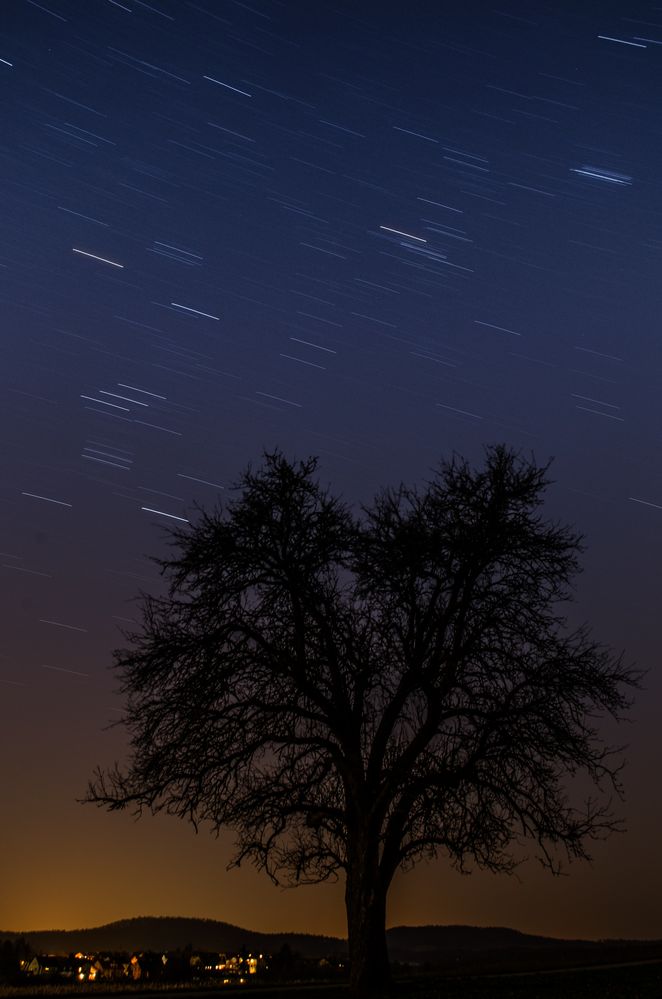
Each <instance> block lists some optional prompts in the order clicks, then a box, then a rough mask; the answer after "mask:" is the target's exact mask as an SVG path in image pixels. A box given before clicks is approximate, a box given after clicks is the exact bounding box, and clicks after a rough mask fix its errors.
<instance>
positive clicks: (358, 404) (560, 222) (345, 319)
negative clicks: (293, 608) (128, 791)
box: [0, 0, 662, 936]
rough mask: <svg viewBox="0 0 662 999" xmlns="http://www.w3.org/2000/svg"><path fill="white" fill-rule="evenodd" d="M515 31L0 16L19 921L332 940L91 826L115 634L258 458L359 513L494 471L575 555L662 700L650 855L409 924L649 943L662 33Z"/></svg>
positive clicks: (498, 15)
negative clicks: (400, 493)
mask: <svg viewBox="0 0 662 999" xmlns="http://www.w3.org/2000/svg"><path fill="white" fill-rule="evenodd" d="M495 3H496V4H497V5H496V6H493V5H492V4H491V3H477V2H473V3H471V2H470V3H463V4H451V3H439V4H433V3H411V4H394V3H393V4H389V3H387V4H377V3H373V2H368V0H366V2H357V3H351V4H350V3H346V2H338V3H332V4H327V3H322V2H317V0H316V2H314V3H304V2H299V0H292V2H288V3H278V2H275V0H251V2H250V3H239V2H232V0H218V2H216V0H203V2H202V3H201V4H198V3H192V2H186V0H154V2H153V3H150V4H147V3H144V2H138V0H123V2H122V3H120V2H119V0H45V2H44V3H43V4H42V3H36V2H32V0H6V2H5V3H4V4H3V6H2V11H1V13H0V102H1V103H0V122H1V124H2V127H1V129H0V180H1V190H2V194H3V199H2V207H3V212H2V217H3V226H2V233H3V239H2V243H1V244H0V302H1V307H2V313H1V315H2V323H1V327H0V350H1V358H2V360H1V363H0V388H1V390H0V407H2V427H3V434H2V438H1V442H2V444H1V446H2V457H3V473H4V474H3V477H2V482H1V484H0V507H1V511H2V519H1V521H0V550H1V551H2V556H1V558H0V574H1V579H2V586H3V608H4V613H3V627H2V635H1V637H0V740H2V746H1V747H0V748H1V749H2V755H1V757H0V780H1V782H2V788H3V795H4V796H5V799H6V800H7V801H12V802H14V806H15V807H14V813H13V816H14V817H13V820H12V821H11V822H10V823H7V824H5V825H4V826H3V831H2V839H0V856H2V857H3V858H5V860H3V861H2V863H3V864H4V863H5V861H6V860H8V859H11V864H10V865H9V866H10V868H11V869H10V870H8V871H7V872H6V878H7V879H8V880H6V882H5V883H6V884H8V885H9V889H8V890H4V889H3V892H2V894H1V896H0V927H6V928H10V929H17V930H18V929H28V928H34V927H37V926H40V927H42V926H46V925H49V926H55V925H57V926H73V925H83V924H90V923H93V922H102V921H104V920H108V919H111V918H117V917H120V916H131V915H137V914H139V913H145V912H153V913H170V914H190V915H206V916H215V917H218V918H222V919H227V920H230V921H235V922H243V923H245V924H250V925H253V926H254V927H255V928H260V929H271V928H276V927H289V928H292V929H314V930H317V931H320V932H322V931H332V932H342V928H343V924H342V920H343V916H342V893H341V890H340V889H333V888H325V889H319V890H317V889H316V890H307V891H301V892H299V893H296V894H292V893H288V894H286V895H283V894H280V893H279V892H277V891H276V890H275V889H273V888H271V887H270V886H269V884H268V883H267V882H263V880H262V879H259V878H258V877H257V876H256V875H253V874H252V873H250V872H241V873H239V874H232V875H226V874H225V873H224V872H223V865H224V863H225V862H226V860H227V858H228V856H229V851H228V846H227V843H225V842H224V841H222V842H221V844H215V843H213V842H211V841H207V839H204V840H203V839H202V838H200V837H199V838H198V839H197V840H196V839H195V838H194V837H193V834H192V833H190V832H189V830H188V829H184V828H179V827H178V826H176V825H175V824H174V821H173V823H172V824H168V823H164V822H162V821H155V822H153V823H152V822H149V821H145V822H144V823H142V824H141V825H140V826H139V827H137V826H134V825H133V824H132V823H131V820H130V819H129V818H127V817H125V816H109V815H105V814H101V813H96V812H94V811H93V810H90V809H86V810H83V809H82V808H80V806H78V805H77V804H76V803H75V799H76V797H79V796H80V795H81V794H82V792H83V790H84V786H85V782H86V779H87V776H88V774H89V772H90V770H91V768H92V766H93V765H94V764H95V763H97V762H107V761H108V760H109V759H112V758H113V756H118V755H121V753H122V751H123V744H122V740H121V737H120V735H119V734H118V733H117V732H116V731H111V732H108V731H105V730H104V725H105V724H106V723H107V721H108V720H109V719H112V718H113V717H115V718H116V717H118V715H119V710H120V707H121V701H120V700H119V698H118V697H117V696H116V695H115V694H114V693H113V687H114V680H113V677H112V676H111V674H110V673H109V670H108V667H109V665H110V662H111V652H112V649H113V648H114V647H115V646H116V645H117V644H119V641H120V636H119V632H118V630H117V629H118V627H119V626H121V625H122V623H124V622H125V621H126V619H127V618H131V616H132V614H133V613H134V610H135V608H134V607H133V606H132V604H131V603H130V602H129V601H130V600H131V598H132V597H133V596H134V595H135V594H136V592H137V590H138V589H139V588H140V587H144V588H148V589H149V588H150V587H151V586H153V585H155V583H154V580H155V572H154V569H153V567H152V566H151V565H150V563H149V562H148V561H147V560H146V558H145V555H149V554H156V553H158V552H159V551H160V550H162V533H161V531H160V530H159V528H160V527H164V526H167V525H168V524H173V523H177V522H178V521H177V520H176V519H175V520H174V521H173V520H170V519H169V518H171V517H174V518H187V517H188V516H189V515H190V513H191V510H192V505H193V503H194V501H198V502H200V503H202V504H203V505H211V504H213V503H214V502H215V501H216V500H217V499H218V498H219V497H220V498H221V499H222V498H223V496H224V490H225V489H227V488H229V486H230V485H231V484H232V482H233V480H235V479H236V478H237V476H238V474H239V472H240V471H241V469H242V468H243V467H244V466H245V464H246V463H247V462H248V461H249V460H258V461H259V457H260V454H261V451H262V450H263V448H265V447H267V448H270V447H273V446H274V445H279V446H280V447H281V448H282V449H283V450H284V451H285V452H286V453H288V454H290V455H297V456H303V455H306V454H310V453H314V454H318V455H319V456H320V459H321V471H322V478H323V479H324V480H325V481H328V482H330V483H331V484H332V486H333V488H334V489H336V490H337V491H339V492H342V493H343V494H344V495H345V496H346V497H347V498H348V499H350V500H352V501H357V502H358V501H360V500H365V499H369V498H370V496H371V494H372V493H373V491H374V490H375V489H376V488H378V487H379V486H380V485H382V484H387V483H394V482H397V481H398V480H400V479H405V480H408V481H412V480H417V479H419V480H420V479H422V478H424V477H425V476H426V475H427V473H428V471H429V469H430V468H431V467H432V466H433V465H434V464H435V463H436V462H437V460H438V459H439V458H440V457H441V456H442V455H446V456H448V455H450V454H451V453H452V452H453V451H458V452H460V453H461V454H464V455H465V456H467V457H468V458H470V459H471V460H472V461H479V460H480V456H481V452H482V447H483V445H485V444H487V443H492V442H495V441H505V442H507V443H509V444H510V445H512V446H514V447H516V448H519V449H522V450H523V451H524V452H526V453H527V454H530V453H533V454H534V455H535V457H536V458H537V459H538V460H540V461H546V460H548V459H549V458H550V457H553V458H554V464H553V477H554V479H555V480H556V482H555V485H554V486H553V488H552V489H551V490H550V494H549V512H550V515H552V516H558V517H561V518H562V519H564V520H566V521H570V522H571V523H573V524H575V525H576V526H577V528H578V529H579V530H580V531H582V532H583V533H584V534H585V535H586V541H587V545H588V551H587V554H586V556H585V559H584V564H585V567H586V572H585V573H584V575H583V576H582V577H581V580H580V582H579V586H578V602H577V606H576V608H575V609H574V610H573V619H577V620H580V619H584V618H586V619H588V620H589V621H590V622H591V623H592V624H593V626H594V629H595V632H596V635H597V636H598V637H599V638H600V639H601V640H603V641H605V642H607V643H609V644H611V645H613V646H614V647H615V648H617V649H621V648H624V649H625V650H626V653H627V658H628V659H630V660H636V661H637V662H639V664H640V665H642V666H644V667H648V668H650V669H651V672H650V674H649V677H648V680H647V690H646V691H645V693H644V694H642V695H641V696H640V697H639V699H638V703H637V706H636V709H635V711H634V713H633V717H634V718H635V720H636V723H635V725H634V726H633V727H631V728H629V729H628V730H627V731H626V732H625V733H619V738H622V739H624V740H625V741H629V742H630V744H631V749H630V752H629V758H630V767H629V770H628V773H627V779H626V783H627V786H628V789H629V793H628V800H627V803H626V805H625V808H624V811H625V814H626V815H627V818H628V825H629V829H630V831H629V833H628V834H627V835H625V836H623V837H619V838H618V839H617V840H614V841H612V842H611V843H610V844H609V846H608V847H604V848H598V849H597V851H596V863H595V866H594V867H593V868H592V869H591V870H589V871H586V870H584V871H578V872H577V873H576V874H575V873H573V876H572V877H571V878H570V879H569V880H566V881H563V882H550V881H548V880H543V879H542V877H541V875H540V874H538V873H537V872H536V871H535V869H533V868H529V867H525V868H524V869H523V871H522V878H523V881H522V883H521V884H518V883H517V882H513V881H506V882H504V881H503V880H498V881H497V880H495V879H494V878H491V877H485V876H480V877H479V876H475V877H474V878H472V879H471V880H469V881H467V880H461V879H459V878H457V877H455V876H454V875H448V874H447V873H446V868H445V867H444V865H443V862H442V861H440V862H439V863H438V864H436V865H433V866H432V867H429V868H425V869H420V870H419V871H418V872H415V873H414V874H412V875H411V876H409V877H408V878H403V879H401V880H400V881H398V883H397V884H396V886H395V890H394V893H393V898H392V902H391V912H390V920H391V922H404V921H408V922H463V921H467V922H475V923H481V922H483V923H492V924H494V923H509V924H510V925H515V926H518V927H519V928H521V929H531V930H537V931H542V932H553V933H557V934H559V935H560V934H562V933H568V934H573V933H574V934H581V935H587V936H591V935H595V936H597V935H602V936H606V935H610V934H612V935H621V936H626V935H649V936H662V921H661V917H660V909H659V893H660V888H661V887H662V886H661V885H660V880H659V869H660V868H659V857H658V847H657V843H656V841H655V830H656V825H657V824H658V823H659V821H660V805H659V796H658V795H657V794H656V793H655V792H654V791H653V790H652V789H653V788H654V786H655V784H654V781H655V780H656V777H657V773H656V770H657V765H658V761H659V758H660V751H661V749H662V747H661V744H660V737H659V723H658V715H659V704H660V695H661V691H662V684H661V682H660V678H659V670H658V668H657V644H658V643H657V630H656V624H657V615H658V613H659V612H658V604H659V589H658V561H659V553H660V541H661V540H662V479H661V472H662V466H661V463H660V419H659V410H660V386H661V383H662V342H661V340H660V330H659V322H660V320H659V316H660V312H661V309H660V305H661V298H662V292H661V287H660V285H661V282H660V274H661V273H662V270H661V268H662V235H661V231H660V222H661V220H662V189H661V187H660V157H661V153H662V125H661V122H660V115H659V108H660V102H661V99H662V7H661V6H658V7H656V6H655V5H654V4H649V3H643V2H625V0H622V2H612V3H602V2H601V3H597V2H587V3H567V2H566V3H557V4H553V5H551V4H550V5H547V4H542V3H526V4H525V3H521V4H517V3H511V2H508V3H507V4H505V6H504V5H499V4H498V2H497V0H495ZM228 842H229V841H228ZM35 864H37V866H38V869H39V871H40V872H42V873H41V875H40V876H37V874H36V873H34V870H35ZM101 866H103V867H104V869H105V870H106V871H107V872H108V874H107V875H106V879H105V881H104V883H103V885H102V886H100V884H99V881H98V879H97V877H95V876H94V875H93V874H92V873H91V872H93V871H97V870H98V869H99V868H100V867H101ZM45 869H47V870H48V871H49V872H50V873H49V880H48V881H47V883H44V880H43V871H44V870H45ZM81 870H84V871H85V872H86V874H85V876H84V877H81V876H80V872H81ZM26 872H27V873H26ZM30 872H33V873H34V876H33V873H30ZM72 872H77V876H76V877H75V878H73V879H72Z"/></svg>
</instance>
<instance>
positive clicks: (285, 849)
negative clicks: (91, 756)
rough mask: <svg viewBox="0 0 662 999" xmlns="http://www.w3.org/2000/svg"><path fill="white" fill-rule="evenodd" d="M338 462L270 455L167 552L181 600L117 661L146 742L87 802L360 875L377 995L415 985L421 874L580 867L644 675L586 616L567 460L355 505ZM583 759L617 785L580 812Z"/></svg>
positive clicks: (452, 467) (366, 981) (600, 788)
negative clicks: (532, 847) (405, 908)
mask: <svg viewBox="0 0 662 999" xmlns="http://www.w3.org/2000/svg"><path fill="white" fill-rule="evenodd" d="M316 468H317V462H316V459H312V458H311V459H308V460H305V461H302V462H298V463H297V462H290V461H288V460H287V459H286V458H285V457H283V455H282V454H280V453H279V452H276V453H272V454H267V455H266V456H265V462H264V464H263V466H262V467H261V468H260V469H258V470H257V471H254V470H251V469H250V468H249V469H248V471H246V472H245V473H244V475H243V477H242V479H241V481H240V483H239V486H238V490H239V495H238V497H237V498H236V499H235V500H234V501H233V502H231V503H230V504H229V505H228V506H227V508H225V509H222V508H220V507H219V508H218V509H216V510H215V511H213V512H211V513H207V512H204V511H199V515H198V519H197V521H196V522H195V523H194V524H192V525H191V526H189V527H186V528H183V529H180V530H176V531H175V532H173V533H172V535H171V539H170V540H171V545H172V548H173V549H174V554H173V555H172V557H170V558H166V559H162V560H157V562H158V564H159V565H160V567H161V571H162V573H163V575H164V576H165V578H166V579H167V581H168V583H169V589H168V592H167V594H166V595H165V596H162V597H152V596H146V597H144V599H143V621H142V626H141V628H140V630H138V631H137V632H136V633H133V634H127V635H126V636H125V637H126V639H127V643H128V647H127V648H126V649H122V650H120V651H118V652H116V654H115V659H116V668H117V669H118V670H119V675H120V677H121V681H122V691H123V693H124V695H125V696H126V698H127V709H126V717H125V719H124V722H123V724H125V725H126V727H127V728H128V731H129V733H130V737H131V746H132V750H131V756H130V759H129V761H128V763H127V764H126V766H125V767H121V766H117V765H116V766H115V767H114V768H113V769H111V770H109V771H103V770H101V769H98V770H97V771H96V772H95V776H94V779H93V781H92V783H91V784H90V787H89V791H88V796H87V800H90V801H93V802H96V803H98V804H99V805H102V806H106V807H108V808H110V809H122V808H127V807H129V808H133V809H134V810H136V811H138V812H141V811H143V810H145V809H147V810H150V811H152V812H159V811H165V812H168V813H171V814H174V815H177V816H179V817H181V818H186V819H189V820H190V821H191V822H192V823H194V824H195V825H196V826H197V825H198V824H199V823H210V824H211V827H212V829H213V830H215V831H218V830H219V829H221V828H223V827H229V828H231V829H233V830H234V832H235V834H236V844H237V849H236V856H235V862H236V863H237V864H240V863H241V862H242V861H244V860H247V859H250V860H251V861H253V862H254V863H255V864H256V865H257V866H258V867H260V868H263V869H264V870H266V871H267V872H268V874H269V875H270V876H271V877H272V878H273V879H275V880H281V881H282V880H288V881H290V882H295V883H296V882H299V883H300V882H318V881H323V880H325V879H328V878H332V877H336V876H338V875H341V876H344V878H345V883H346V892H345V897H346V906H347V923H348V936H349V956H350V967H351V980H350V981H351V987H352V990H353V992H354V994H355V995H369V994H376V993H380V992H381V991H383V990H384V989H386V987H387V985H388V981H389V971H388V957H387V951H386V942H385V911H386V897H387V892H388V889H389V885H390V883H391V880H392V878H393V875H394V874H395V872H396V870H397V869H398V868H400V867H405V868H406V867H407V866H410V865H412V864H414V863H415V862H416V861H418V860H419V859H421V858H425V857H434V856H435V855H437V853H438V852H439V851H441V852H442V853H443V854H444V855H445V856H446V857H447V858H448V860H449V861H450V862H451V864H453V865H455V866H456V867H458V868H463V867H464V865H465V864H466V863H467V862H473V863H475V864H476V865H477V866H478V867H482V868H487V869H489V870H492V871H510V870H512V868H513V866H514V864H515V859H514V856H513V848H514V852H515V854H519V849H518V847H519V844H521V843H522V842H523V841H526V840H530V841H533V842H534V843H535V844H537V852H538V854H539V857H540V859H541V860H542V862H543V864H544V865H545V866H547V867H548V868H549V869H550V870H552V871H554V872H557V871H558V870H559V869H560V863H561V861H562V860H565V859H573V858H585V857H587V856H588V845H589V844H590V841H591V840H592V839H594V838H596V837H599V836H601V835H604V834H606V833H608V832H609V831H611V830H612V829H613V828H614V827H615V826H616V825H617V822H616V820H615V819H614V817H613V814H612V812H611V808H610V802H609V793H610V792H614V791H615V792H616V793H617V794H618V793H620V784H619V777H618V775H619V770H620V765H621V764H620V762H619V754H618V752H617V751H616V750H614V749H613V748H611V747H609V746H607V745H605V743H604V741H603V740H602V739H601V737H600V732H599V729H598V724H599V719H600V717H601V716H605V715H606V716H612V717H614V718H619V717H620V716H621V715H622V713H623V711H624V710H625V709H626V708H627V707H628V705H629V701H628V698H627V696H626V688H627V687H628V686H632V685H636V683H637V674H635V673H634V672H633V670H632V669H631V668H629V667H626V666H625V665H624V664H623V662H622V660H621V659H620V658H619V657H615V656H613V655H612V654H611V653H610V652H609V651H608V650H606V649H605V648H603V647H601V646H600V645H598V644H596V643H595V642H594V641H593V640H592V639H591V638H590V636H589V633H588V631H587V630H586V629H585V628H580V629H579V630H570V629H568V627H567V623H566V619H565V617H564V615H563V614H562V612H561V609H562V604H563V602H565V601H567V600H569V599H570V595H571V593H570V581H571V579H572V578H573V576H574V575H575V573H576V572H577V570H578V554H579V553H580V552H581V550H582V546H581V542H580V539H579V538H578V537H577V536H576V535H575V534H574V533H573V531H572V530H570V529H569V528H568V527H566V526H562V525H558V524H555V523H551V522H548V521H545V520H543V519H542V517H541V515H540V507H541V504H542V494H543V492H544V490H545V487H546V485H547V469H546V467H538V466H536V464H535V463H534V462H533V461H527V460H525V459H523V458H521V457H520V456H518V455H517V454H515V453H513V452H511V451H510V450H508V449H507V448H505V447H503V446H496V447H491V448H488V449H487V451H486V457H485V462H484V466H483V467H482V468H480V469H473V468H472V467H471V466H470V465H468V464H467V463H466V462H465V461H463V460H461V459H459V458H454V459H453V460H452V461H450V462H444V463H442V464H441V465H440V467H439V469H438V471H437V473H436V474H435V476H434V478H433V479H432V481H430V482H429V483H427V484H426V485H425V487H424V488H422V489H413V488H407V487H405V486H401V487H400V488H398V489H395V490H386V491H384V492H382V493H381V494H380V495H378V496H377V498H376V499H375V500H374V502H373V503H372V505H371V506H370V507H367V508H364V509H363V510H362V511H361V512H360V513H359V514H356V513H354V512H352V511H351V510H350V509H349V507H348V506H346V505H345V504H344V503H343V502H341V501H340V500H339V499H337V498H335V497H334V496H332V495H331V494H330V493H329V492H328V491H327V490H325V489H324V488H322V487H321V486H320V484H319V483H318V481H317V478H316V475H317V472H316ZM581 774H583V775H584V777H587V778H588V779H589V783H590V785H591V786H592V787H594V790H595V792H596V793H597V798H593V797H592V798H590V799H589V800H588V801H586V802H585V803H584V804H582V805H579V804H575V803H574V802H573V801H572V800H571V798H570V797H569V795H568V793H567V791H566V784H567V782H568V781H572V780H574V778H576V776H577V775H581Z"/></svg>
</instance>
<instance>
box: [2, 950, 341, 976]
mask: <svg viewBox="0 0 662 999" xmlns="http://www.w3.org/2000/svg"><path fill="white" fill-rule="evenodd" d="M18 964H19V968H18V973H17V975H16V976H15V978H14V981H15V982H17V983H23V984H28V983H30V982H32V983H36V982H37V981H38V982H39V983H40V984H51V983H72V984H73V983H75V982H80V983H83V982H98V983H104V984H107V983H109V982H126V983H129V982H135V983H137V982H140V983H142V982H163V983H175V982H181V983H183V982H213V983H214V984H216V985H244V984H246V983H247V982H249V981H250V980H252V981H256V980H258V979H263V980H264V979H266V980H282V979H291V978H292V977H297V978H305V979H315V978H328V977H336V976H342V974H343V969H344V962H342V961H341V960H338V959H336V958H333V957H332V958H321V959H319V958H302V957H300V956H299V955H297V954H295V953H293V952H292V951H291V950H290V948H289V946H288V945H287V944H285V945H284V946H283V947H282V948H281V949H280V951H278V952H277V953H276V954H274V955H267V954H252V953H248V952H246V951H242V952H240V953H236V954H224V953H217V952H207V951H204V952H203V951H193V950H192V949H191V948H190V947H189V948H184V949H182V950H176V951H164V952H158V951H145V952H140V953H133V954H131V953H128V952H108V951H103V952H99V953H83V952H82V951H79V952H78V953H75V954H69V955H66V956H65V955H61V954H35V955H32V956H30V955H27V956H26V957H24V958H22V959H21V960H20V961H19V962H18Z"/></svg>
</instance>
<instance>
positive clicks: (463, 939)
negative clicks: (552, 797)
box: [0, 916, 662, 970]
mask: <svg viewBox="0 0 662 999" xmlns="http://www.w3.org/2000/svg"><path fill="white" fill-rule="evenodd" d="M19 936H22V937H25V939H26V940H27V941H28V943H29V944H30V946H31V947H32V949H33V950H34V951H36V952H38V953H39V952H41V953H47V954H70V953H72V952H76V951H79V950H81V951H88V952H96V951H129V952H133V951H167V950H177V949H179V948H183V947H186V946H187V945H188V944H190V945H191V946H192V947H193V949H194V950H204V951H216V952H221V953H222V952H229V953H232V952H236V951H238V950H240V949H242V948H243V947H246V948H247V949H248V950H250V951H253V952H263V953H275V952H276V951H278V950H280V948H281V947H282V946H283V944H287V945H288V946H289V947H290V948H291V950H292V951H294V952H296V953H299V954H300V955H301V956H302V957H325V956H328V955H330V954H344V953H346V952H347V941H346V940H343V939H341V938H339V937H328V936H314V935H313V934H310V933H258V932H256V931H254V930H247V929H244V928H242V927H240V926H233V925H232V924H231V923H223V922H218V921H217V920H214V919H189V918H184V917H173V916H161V917H157V916H139V917H137V918H135V919H121V920H119V921H118V922H115V923H108V924H107V925H105V926H96V927H93V928H90V929H80V930H32V931H29V932H23V933H21V932H17V931H11V932H10V931H5V932H2V931H0V940H2V939H5V938H10V939H15V938H16V937H19ZM387 940H388V948H389V953H390V956H391V959H392V960H393V961H400V962H402V963H409V964H416V965H423V964H429V965H436V966H441V967H445V968H449V969H450V968H458V969H459V967H460V966H462V967H464V968H467V967H471V968H475V969H476V970H479V969H480V970H489V969H494V970H496V969H502V968H505V967H519V968H525V967H544V966H550V965H554V966H560V965H576V964H581V963H596V964H597V963H606V962H608V961H619V960H623V961H628V960H635V959H641V960H643V959H651V958H652V959H657V958H662V941H659V940H658V941H637V940H611V941H610V940H607V941H591V940H560V939H558V938H555V937H544V936H534V935H532V934H529V933H520V932H519V931H518V930H512V929H508V928H507V927H503V926H494V927H480V926H394V927H392V928H391V929H390V930H388V932H387Z"/></svg>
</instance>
